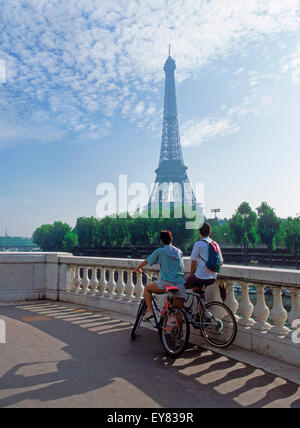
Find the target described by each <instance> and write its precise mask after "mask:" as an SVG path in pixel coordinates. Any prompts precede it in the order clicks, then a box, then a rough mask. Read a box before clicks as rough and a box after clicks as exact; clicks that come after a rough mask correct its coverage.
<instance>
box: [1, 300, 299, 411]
mask: <svg viewBox="0 0 300 428" xmlns="http://www.w3.org/2000/svg"><path fill="white" fill-rule="evenodd" d="M79 311H80V309H79V308H78V307H75V306H71V305H64V304H56V303H49V302H45V303H43V302H41V303H39V304H28V305H17V306H15V307H5V308H1V313H3V315H4V316H5V317H6V319H7V320H8V323H9V322H10V320H11V321H12V322H13V323H14V326H15V328H24V329H25V330H24V332H25V334H28V335H31V338H32V337H34V340H33V342H34V341H35V339H36V345H35V346H36V352H35V349H32V355H31V354H30V355H31V356H30V358H28V356H27V357H25V356H24V357H23V356H22V355H19V356H14V357H13V358H12V363H11V367H10V368H9V369H8V370H6V371H5V372H4V373H3V374H2V376H1V379H0V383H1V389H2V393H0V407H1V408H2V407H9V406H12V407H15V406H20V407H22V406H23V407H27V406H29V405H30V404H29V403H33V404H32V405H35V406H36V405H37V403H38V406H39V407H62V406H63V407H106V408H118V407H119V408H129V407H131V408H140V407H163V408H201V407H205V408H208V407H215V408H225V407H227V408H229V407H264V406H273V405H274V406H278V407H280V405H282V406H283V407H300V389H299V386H298V385H296V384H294V383H292V382H288V381H286V380H284V379H281V378H277V377H276V376H273V375H271V374H269V373H266V372H264V371H262V370H260V369H256V368H254V367H251V366H249V365H246V364H244V363H240V362H238V361H236V360H233V359H230V358H228V357H225V356H221V355H220V354H218V353H216V352H211V351H208V350H205V349H202V348H199V347H198V346H190V347H189V348H188V349H187V350H186V351H185V353H184V354H183V355H182V356H181V357H180V358H178V359H176V360H174V359H171V358H169V357H167V356H165V354H164V351H163V349H162V346H161V344H160V341H159V338H158V335H157V334H156V333H155V332H152V331H150V330H148V329H145V328H141V333H140V335H139V336H138V337H137V339H136V340H135V341H133V342H132V341H131V340H130V331H131V325H130V324H129V323H126V322H123V321H119V320H118V319H116V318H111V316H110V315H108V314H106V313H104V312H103V313H102V312H92V311H87V310H83V311H82V312H79ZM28 315H30V317H28ZM35 316H36V317H37V318H35ZM43 316H44V317H45V320H44V321H43ZM24 317H25V318H24ZM24 319H25V320H27V321H26V322H25V321H24ZM28 320H29V321H28ZM45 335H48V337H51V338H55V339H57V340H58V341H59V344H60V347H59V353H58V354H57V353H56V350H55V349H53V347H51V346H50V345H49V352H48V354H47V355H48V359H44V358H43V359H41V358H40V359H36V360H35V359H34V356H35V354H37V355H38V351H39V349H40V347H41V346H47V345H45V343H46V342H47V339H45ZM41 338H43V342H42V344H39V341H40V339H41ZM46 338H47V336H46ZM8 346H9V344H8ZM45 351H46V350H45ZM62 351H63V352H64V354H65V357H64V358H61V353H62ZM28 352H30V349H29V350H27V353H26V355H27V354H28ZM29 359H30V361H28V360H29ZM43 365H44V367H45V368H47V365H48V366H49V367H53V365H54V369H52V370H51V369H49V370H48V369H46V370H45V372H43V370H38V373H36V372H35V368H39V369H40V368H41V367H42V366H43Z"/></svg>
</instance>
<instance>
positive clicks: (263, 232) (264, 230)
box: [256, 202, 281, 251]
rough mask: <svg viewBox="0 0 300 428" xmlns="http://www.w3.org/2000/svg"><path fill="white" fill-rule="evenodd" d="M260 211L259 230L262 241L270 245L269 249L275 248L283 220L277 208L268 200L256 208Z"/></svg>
mask: <svg viewBox="0 0 300 428" xmlns="http://www.w3.org/2000/svg"><path fill="white" fill-rule="evenodd" d="M256 210H257V212H258V223H257V231H258V234H259V237H260V239H261V242H262V243H263V244H265V245H267V246H268V248H269V250H270V251H271V250H274V249H275V246H276V237H277V236H278V234H279V232H280V224H281V220H280V218H279V217H277V215H276V214H275V210H274V209H273V208H271V207H270V206H269V205H268V204H267V203H266V202H262V204H261V205H260V206H259V207H258V208H257V209H256Z"/></svg>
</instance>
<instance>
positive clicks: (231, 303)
mask: <svg viewBox="0 0 300 428" xmlns="http://www.w3.org/2000/svg"><path fill="white" fill-rule="evenodd" d="M224 282H225V281H224ZM225 284H226V300H225V305H227V306H228V307H229V308H230V309H231V310H232V313H233V315H234V316H235V318H236V319H237V320H238V319H239V317H238V316H237V315H236V312H237V310H238V308H239V302H238V301H237V300H236V298H235V294H234V282H233V281H226V282H225Z"/></svg>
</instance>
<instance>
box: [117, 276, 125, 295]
mask: <svg viewBox="0 0 300 428" xmlns="http://www.w3.org/2000/svg"><path fill="white" fill-rule="evenodd" d="M124 290H125V282H124V269H119V270H118V282H117V285H116V293H117V298H118V299H123V298H124V297H125V294H124Z"/></svg>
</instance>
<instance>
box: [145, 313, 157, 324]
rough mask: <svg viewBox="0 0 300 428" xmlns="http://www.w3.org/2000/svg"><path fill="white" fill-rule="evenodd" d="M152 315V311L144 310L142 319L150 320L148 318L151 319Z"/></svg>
mask: <svg viewBox="0 0 300 428" xmlns="http://www.w3.org/2000/svg"><path fill="white" fill-rule="evenodd" d="M153 317H154V315H153V312H146V314H145V316H144V318H143V321H145V322H148V321H150V320H151V318H153Z"/></svg>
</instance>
